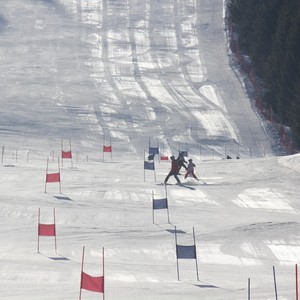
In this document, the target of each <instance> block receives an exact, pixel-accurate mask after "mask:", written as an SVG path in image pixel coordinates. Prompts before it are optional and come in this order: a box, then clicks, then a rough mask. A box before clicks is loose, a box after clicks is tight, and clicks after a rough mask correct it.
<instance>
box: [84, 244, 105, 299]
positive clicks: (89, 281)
mask: <svg viewBox="0 0 300 300" xmlns="http://www.w3.org/2000/svg"><path fill="white" fill-rule="evenodd" d="M84 250H85V247H83V250H82V263H81V277H80V292H79V300H81V293H82V292H81V290H87V291H91V292H96V293H102V295H103V298H102V299H103V300H104V248H102V272H103V275H102V276H91V275H89V274H87V273H86V272H84V271H83V267H84Z"/></svg>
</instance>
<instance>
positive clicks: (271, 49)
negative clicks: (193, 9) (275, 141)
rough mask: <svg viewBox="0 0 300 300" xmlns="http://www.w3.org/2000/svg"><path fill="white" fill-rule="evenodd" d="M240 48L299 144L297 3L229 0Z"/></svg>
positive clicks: (267, 98)
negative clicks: (249, 60) (248, 58)
mask: <svg viewBox="0 0 300 300" xmlns="http://www.w3.org/2000/svg"><path fill="white" fill-rule="evenodd" d="M228 9H229V15H230V18H231V21H232V24H233V28H234V32H235V33H236V34H237V35H238V39H239V46H240V49H241V50H242V51H243V53H245V54H247V55H248V56H249V57H250V59H251V62H252V64H253V66H254V68H255V70H256V74H258V75H259V77H260V78H261V79H262V81H263V87H264V93H263V97H262V99H263V103H264V104H265V105H266V106H271V107H272V110H273V112H274V113H275V114H276V115H277V116H278V117H279V118H280V120H281V122H282V123H283V124H285V125H287V126H289V127H290V128H291V129H292V131H293V133H294V135H295V139H296V142H297V143H298V144H300V0H231V1H230V2H229V5H228Z"/></svg>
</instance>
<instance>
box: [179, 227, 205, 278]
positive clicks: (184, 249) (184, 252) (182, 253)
mask: <svg viewBox="0 0 300 300" xmlns="http://www.w3.org/2000/svg"><path fill="white" fill-rule="evenodd" d="M193 238H194V244H193V245H187V246H185V245H178V243H177V231H176V226H175V244H176V259H177V277H178V280H180V279H179V265H178V259H195V262H196V272H197V280H198V281H199V274H198V263H197V251H196V239H195V230H194V227H193Z"/></svg>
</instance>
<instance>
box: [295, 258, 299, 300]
mask: <svg viewBox="0 0 300 300" xmlns="http://www.w3.org/2000/svg"><path fill="white" fill-rule="evenodd" d="M295 273H296V274H295V275H296V300H298V295H299V293H298V264H296V265H295Z"/></svg>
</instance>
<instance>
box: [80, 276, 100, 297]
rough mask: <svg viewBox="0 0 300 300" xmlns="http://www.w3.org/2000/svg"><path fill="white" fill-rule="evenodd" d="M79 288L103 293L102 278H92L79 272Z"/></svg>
mask: <svg viewBox="0 0 300 300" xmlns="http://www.w3.org/2000/svg"><path fill="white" fill-rule="evenodd" d="M81 288H82V289H85V290H88V291H92V292H98V293H103V292H104V277H103V276H99V277H93V276H90V275H88V274H86V273H84V272H81Z"/></svg>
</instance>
